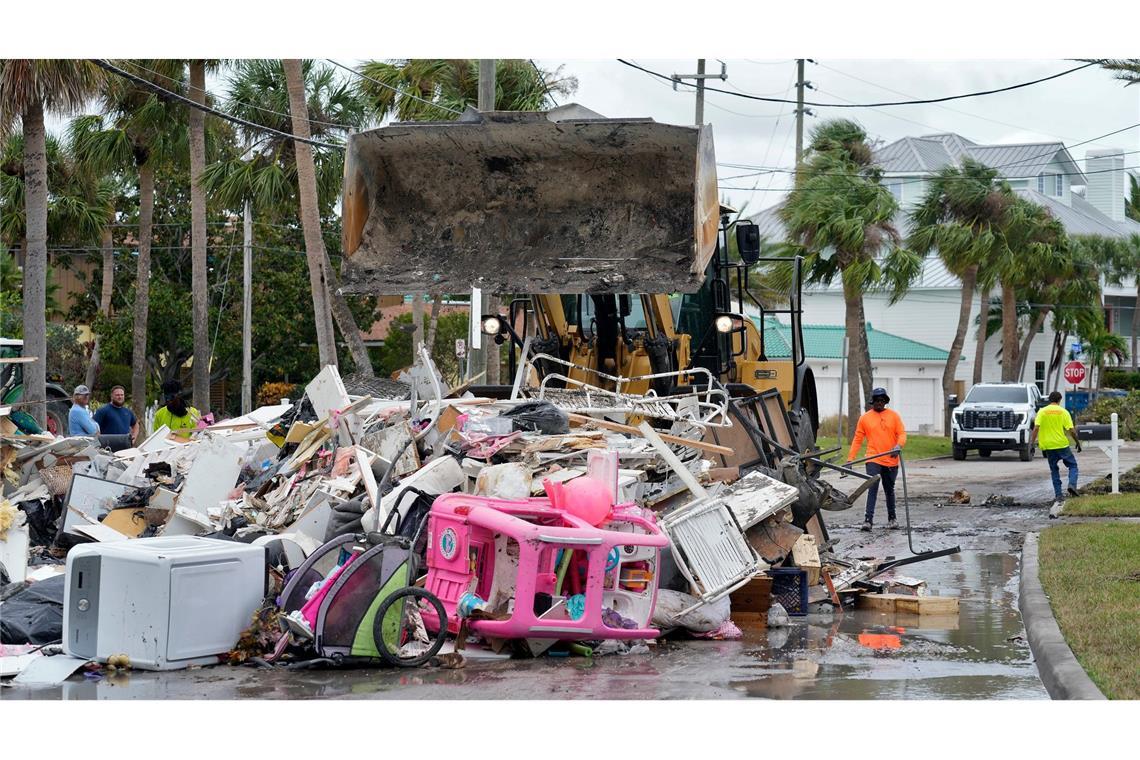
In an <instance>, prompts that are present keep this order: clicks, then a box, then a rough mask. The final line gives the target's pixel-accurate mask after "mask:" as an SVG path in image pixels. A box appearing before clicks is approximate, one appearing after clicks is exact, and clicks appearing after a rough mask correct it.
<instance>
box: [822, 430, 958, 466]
mask: <svg viewBox="0 0 1140 760" xmlns="http://www.w3.org/2000/svg"><path fill="white" fill-rule="evenodd" d="M816 445H817V446H819V447H820V448H821V449H830V448H832V447H833V446H836V445H839V446H842V449H843V453H844V454H846V452H847V449H848V447H850V446H851V439H850V438H848V439H847V440H846V441H842V442H837V439H836V438H835V436H834V435H833V436H831V437H830V438H823V437H820V438H819V439H818V440H817V441H816ZM948 456H950V439H949V438H946V437H944V436H941V435H911V434H909V433H908V434H907V437H906V446H903V457H904V458H905V459H906V461H908V462H913V461H915V460H918V459H930V458H931V457H948Z"/></svg>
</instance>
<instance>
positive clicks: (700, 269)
mask: <svg viewBox="0 0 1140 760" xmlns="http://www.w3.org/2000/svg"><path fill="white" fill-rule="evenodd" d="M732 213H733V210H732V209H729V208H727V207H724V206H722V205H721V204H720V202H719V199H718V197H717V181H716V158H715V153H714V150H713V136H712V128H711V126H708V125H702V126H698V127H693V126H676V125H669V124H658V123H656V122H654V121H653V120H652V119H606V118H603V117H601V116H599V115H598V114H596V113H593V112H591V111H588V110H587V109H584V108H582V107H581V106H578V105H567V106H563V107H560V108H556V109H553V110H551V111H548V112H478V111H475V110H474V109H468V111H467V112H466V113H464V114H463V115H462V116H461V117H460V118H459V119H458V120H457V121H451V122H411V123H397V124H393V125H391V126H387V127H382V128H379V129H374V130H370V131H367V132H362V133H358V134H354V135H352V136H350V138H349V140H348V145H347V153H346V160H345V186H344V200H343V215H342V217H343V218H342V222H343V235H344V241H343V242H344V255H345V262H344V266H343V272H342V281H343V283H344V290H345V291H346V292H352V293H370V294H376V293H401V294H402V293H429V294H445V293H466V292H468V291H469V289H471V288H479V289H481V290H482V291H484V292H494V293H501V294H522V295H521V296H520V297H518V298H516V299H515V300H514V301H512V302H511V310H510V312H511V313H510V316H509V318H506V319H503V318H502V315H485V318H484V319H483V320H482V324H483V327H484V332H486V333H488V334H489V337H491V338H492V339H493V340H495V341H497V342H498V343H500V344H501V343H503V342H505V341H510V343H511V351H510V357H511V362H512V373H511V375H512V376H513V375H514V372H513V362H514V357H515V350H516V349H522V348H523V346H524V343H525V342H526V340H527V339H528V336H529V340H530V344H531V345H530V352H529V356H527V357H521V358H522V360H524V361H525V360H527V359H530V358H532V357H535V356H539V357H542V356H546V357H549V361H544V360H542V359H538V360H536V361H535V362H534V366H535V368H536V369H537V370H538V372H539V373H540V374H541V373H543V372H551V371H553V365H552V364H551V362H558V363H559V366H560V367H561V368H562V369H560V370H559V372H560V373H561V372H562V371H563V370H564V371H565V373H566V374H565V375H562V374H559V377H564V378H565V383H567V384H572V383H578V382H582V383H589V384H592V385H600V386H602V387H607V384H608V387H609V389H610V390H616V389H617V386H619V385H620V386H621V391H622V392H623V393H626V394H647V393H648V394H655V395H657V396H667V395H670V394H672V393H674V392H676V391H677V390H678V387H679V383H680V385H681V386H683V385H684V383H686V382H689V380H686V378H692V377H696V374H697V373H699V374H700V375H701V376H702V377H711V378H712V382H714V383H716V384H718V385H719V386H720V387H721V388H722V389H723V390H724V391H727V394H728V395H729V396H731V397H732V399H733V401H732V403H731V404H730V405H729V406H730V408H731V409H732V412H731V420H732V425H731V426H727V427H724V426H721V427H712V428H709V429H708V431H707V433H706V437H708V438H710V440H712V439H716V440H720V439H721V438H722V437H726V436H727V437H728V438H731V439H732V443H731V445H732V447H733V448H734V449H736V450H737V452H738V453H737V455H736V456H735V457H734V461H733V462H727V461H726V462H724V464H735V465H738V466H743V467H745V468H747V467H762V468H764V469H766V470H768V471H770V472H773V473H776V474H779V475H780V477H781V479H785V480H788V478H789V477H790V478H791V479H792V480H795V479H796V478H799V479H800V480H805V481H811V482H810V483H809V484H808V486H807V489H808V490H809V491H811V493H810V494H807V496H806V497H805V498H804V499H801V501H802V502H804V503H805V506H804V508H803V509H801V510H797V520H796V521H797V523H803V522H805V521H806V520H807V519H808V517H810V514H809V513H811V514H814V513H815V512H816V511H817V510H818V509H819V508H820V507H823V508H832V509H835V508H846V507H848V506H850V500H849V499H848V498H847V497H845V496H844V495H843V494H841V493H839V492H838V491H833V490H832V489H830V487H827V486H826V484H823V483H822V482H820V481H818V480H817V479H816V478H815V474H816V471H817V469H818V468H817V466H816V465H815V464H812V463H811V461H810V458H811V457H813V456H818V452H816V451H815V448H814V441H815V433H816V430H817V429H818V424H819V419H818V409H817V405H816V394H815V381H814V377H813V376H812V374H811V371H810V369H809V368H808V367H807V365H806V362H805V357H804V350H803V341H802V330H801V316H802V309H801V301H800V292H799V286H800V283H799V277H798V273H799V261H798V260H793V262H792V265H793V270H794V274H795V277H794V284H793V287H792V289H791V292H790V293H789V294H788V295H787V298H786V303H787V306H786V308H771V307H770V308H765V306H764V305H763V304H762V303H761V301H760V300H759V299H756V298H754V297H753V296H752V294H751V292H750V291H749V288H748V271H749V267H750V266H752V265H754V264H756V263H758V262H761V261H773V260H763V259H761V258H760V255H759V236H758V234H757V230H756V228H755V226H754V225H751V224H749V223H736V224H732V223H730V217H731V215H732ZM730 236H732V240H733V241H734V242H735V243H736V245H735V248H736V249H737V252H738V253H737V255H736V256H732V255H730V247H732V246H730V245H729V242H730ZM783 261H785V263H786V260H783ZM766 317H771V318H776V319H779V318H780V317H785V318H786V319H787V320H788V323H789V325H790V327H791V333H792V336H793V337H792V345H791V346H790V350H789V351H788V352H787V353H786V354H785V352H783V351H781V352H780V355H778V356H768V354H767V353H766V350H765V349H766V346H765V339H764V329H763V326H764V324H765V318H766ZM474 390H476V391H477V392H479V393H482V394H487V395H495V393H496V392H497V391H496V389H494V388H488V387H477V388H475V389H474ZM507 390H508V391H509V388H508V389H507ZM774 399H775V400H778V403H779V410H780V412H779V413H780V414H781V415H782V416H783V419H784V420H786V424H784V423H783V422H780V423H779V424H777V423H775V422H772V423H771V424H770V425H766V424H765V420H766V419H767V418H765V417H763V414H764V413H768V414H769V415H770V416H774V415H776V411H775V409H776V407H775V406H773V403H774V402H773V400H774ZM757 410H759V411H757ZM764 410H768V411H767V412H765V411H764ZM789 463H792V469H793V470H795V471H796V472H797V473H799V474H798V475H789V474H785V473H784V470H785V469H787V466H788V464H789ZM860 478H861V479H862V478H865V476H862V475H860ZM789 482H790V481H789ZM801 490H803V488H802V489H801ZM859 490H860V491H861V490H862V488H860V489H859ZM801 518H802V519H801ZM801 527H802V526H801Z"/></svg>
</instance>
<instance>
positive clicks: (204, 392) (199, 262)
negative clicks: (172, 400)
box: [190, 60, 210, 414]
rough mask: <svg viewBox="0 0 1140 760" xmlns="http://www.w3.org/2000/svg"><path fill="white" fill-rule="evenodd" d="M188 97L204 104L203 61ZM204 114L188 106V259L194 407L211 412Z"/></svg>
mask: <svg viewBox="0 0 1140 760" xmlns="http://www.w3.org/2000/svg"><path fill="white" fill-rule="evenodd" d="M190 99H191V100H193V101H194V102H195V103H201V104H203V105H205V103H206V63H205V61H202V60H192V61H190ZM205 118H206V115H205V114H204V113H202V112H201V111H199V110H198V109H197V108H191V109H190V260H191V262H192V273H191V289H190V290H191V295H192V299H193V300H192V304H193V308H192V309H191V312H192V314H193V323H194V365H193V366H194V397H193V398H194V406H195V407H197V409H198V411H200V412H201V413H202V414H206V413H207V412H209V411H210V309H209V303H210V291H209V283H208V278H207V276H206V193H205V192H204V191H203V190H202V174H203V172H205V171H206V123H205Z"/></svg>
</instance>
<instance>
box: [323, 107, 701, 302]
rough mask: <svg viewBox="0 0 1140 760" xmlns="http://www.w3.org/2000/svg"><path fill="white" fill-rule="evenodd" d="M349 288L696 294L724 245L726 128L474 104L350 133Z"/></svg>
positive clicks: (579, 110) (345, 212) (346, 194)
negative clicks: (453, 112) (450, 117)
mask: <svg viewBox="0 0 1140 760" xmlns="http://www.w3.org/2000/svg"><path fill="white" fill-rule="evenodd" d="M343 203H344V206H343V219H342V221H343V229H344V241H343V242H344V254H345V262H344V266H343V272H342V276H343V289H344V291H346V292H350V293H417V292H418V293H431V294H443V293H462V292H466V291H467V290H468V289H469V288H471V287H478V288H482V289H483V290H485V291H489V292H497V293H512V292H513V293H615V292H620V293H676V292H692V291H695V290H696V289H697V288H698V287H699V286H700V284H701V282H702V280H703V279H704V274H705V267H706V265H707V264H708V261H709V259H710V257H711V256H712V254H713V251H714V249H715V246H716V234H717V225H718V199H717V186H716V159H715V157H714V155H713V139H712V128H711V127H709V126H702V127H699V128H698V127H682V126H673V125H669V124H658V123H656V122H654V121H653V120H651V119H604V118H601V117H598V116H597V114H593V113H592V112H590V111H587V110H586V109H583V108H581V107H580V106H574V105H571V106H563V107H561V108H558V109H555V110H553V111H549V112H490V113H480V112H478V111H475V110H474V109H468V111H467V113H465V114H464V116H463V117H462V118H461V119H460V120H458V121H454V122H422V123H401V124H396V125H393V126H388V127H382V128H380V129H374V130H371V131H368V132H362V133H359V134H355V135H352V136H351V137H350V138H349V140H348V146H347V154H346V158H345V187H344V201H343Z"/></svg>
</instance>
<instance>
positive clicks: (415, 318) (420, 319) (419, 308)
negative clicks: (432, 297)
mask: <svg viewBox="0 0 1140 760" xmlns="http://www.w3.org/2000/svg"><path fill="white" fill-rule="evenodd" d="M412 328H413V329H412V362H413V363H414V362H415V360H416V352H417V351H419V350H420V344H421V343H423V342H424V295H423V293H414V294H413V295H412Z"/></svg>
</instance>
